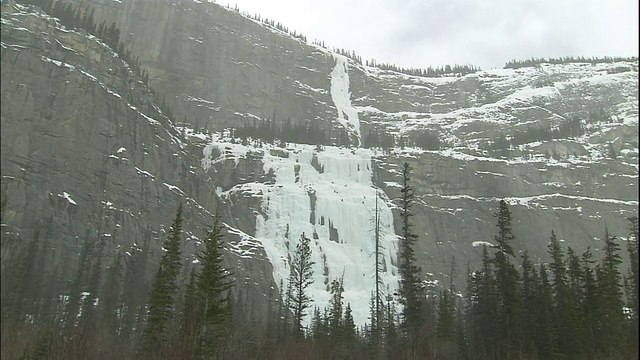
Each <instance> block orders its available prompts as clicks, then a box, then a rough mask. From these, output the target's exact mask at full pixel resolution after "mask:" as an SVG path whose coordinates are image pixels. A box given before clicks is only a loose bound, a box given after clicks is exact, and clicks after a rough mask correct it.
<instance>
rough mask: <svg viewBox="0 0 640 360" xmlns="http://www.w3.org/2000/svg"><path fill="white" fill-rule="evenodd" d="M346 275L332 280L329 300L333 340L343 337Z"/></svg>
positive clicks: (330, 333)
mask: <svg viewBox="0 0 640 360" xmlns="http://www.w3.org/2000/svg"><path fill="white" fill-rule="evenodd" d="M343 281H344V275H343V277H341V278H340V280H333V281H332V282H331V287H330V292H331V300H330V302H329V336H330V338H331V339H332V340H333V341H336V340H337V339H339V338H341V337H342V335H343V334H342V331H341V330H342V305H343V304H342V299H343V295H342V294H343V293H344V286H343V285H342V284H343Z"/></svg>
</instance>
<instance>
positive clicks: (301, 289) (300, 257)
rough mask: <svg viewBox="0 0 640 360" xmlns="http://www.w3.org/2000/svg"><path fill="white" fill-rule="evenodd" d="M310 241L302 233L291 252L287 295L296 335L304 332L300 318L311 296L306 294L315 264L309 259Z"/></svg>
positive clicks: (307, 306)
mask: <svg viewBox="0 0 640 360" xmlns="http://www.w3.org/2000/svg"><path fill="white" fill-rule="evenodd" d="M310 243H311V239H309V238H308V237H306V236H305V235H304V233H302V235H300V241H299V242H298V245H296V250H295V253H294V254H293V259H292V261H291V266H290V273H289V284H288V290H287V292H288V296H287V297H288V300H289V309H290V310H291V312H292V313H293V331H294V334H295V335H296V336H298V337H302V336H303V334H304V333H303V328H302V319H304V317H305V316H306V311H307V309H308V308H309V307H310V306H311V302H312V299H311V297H310V296H309V294H307V289H308V288H309V286H311V284H313V265H314V264H315V262H313V261H312V260H311V246H310Z"/></svg>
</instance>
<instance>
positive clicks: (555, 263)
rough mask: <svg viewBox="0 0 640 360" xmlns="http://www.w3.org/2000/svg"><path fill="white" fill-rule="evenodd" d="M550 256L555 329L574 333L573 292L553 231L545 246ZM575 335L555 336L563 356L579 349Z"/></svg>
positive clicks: (564, 260) (576, 314)
mask: <svg viewBox="0 0 640 360" xmlns="http://www.w3.org/2000/svg"><path fill="white" fill-rule="evenodd" d="M547 249H548V252H549V255H550V256H551V264H550V267H551V272H552V275H553V301H554V308H555V313H556V316H555V320H556V324H555V327H556V330H557V332H558V333H560V334H574V333H575V332H576V326H577V322H578V313H577V306H576V300H577V299H576V298H575V294H572V293H571V292H570V291H569V284H568V274H567V268H568V266H567V260H566V259H565V257H564V253H563V251H562V248H561V246H560V241H559V240H558V238H557V236H556V234H555V232H554V231H551V237H550V241H549V244H548V246H547ZM525 299H526V298H525ZM576 339H577V338H576V337H575V336H571V337H566V338H565V337H555V339H554V341H555V342H556V344H555V346H556V349H557V350H558V351H559V353H560V354H563V355H564V356H571V355H572V354H576V353H578V352H579V351H580V345H579V343H578V342H577V341H576Z"/></svg>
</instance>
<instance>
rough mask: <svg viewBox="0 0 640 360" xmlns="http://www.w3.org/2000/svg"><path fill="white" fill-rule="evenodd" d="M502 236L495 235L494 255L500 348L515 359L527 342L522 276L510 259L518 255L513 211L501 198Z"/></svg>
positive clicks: (499, 209) (497, 213)
mask: <svg viewBox="0 0 640 360" xmlns="http://www.w3.org/2000/svg"><path fill="white" fill-rule="evenodd" d="M494 216H495V217H496V218H497V219H498V224H497V226H498V229H499V231H498V235H496V236H495V241H496V243H497V245H496V249H497V252H496V253H495V256H494V263H495V273H496V284H497V285H498V286H497V290H498V292H497V293H498V310H499V312H498V319H497V321H498V331H499V334H500V341H499V347H500V351H501V352H502V356H503V357H505V358H511V357H514V356H516V354H517V353H519V352H521V351H522V349H523V343H524V324H523V322H522V321H523V314H522V311H523V308H522V294H521V293H520V285H519V281H520V275H519V273H518V271H517V269H516V268H515V266H514V265H513V263H511V261H510V257H513V256H514V253H513V248H512V247H511V242H512V241H513V240H514V235H513V232H512V229H511V212H510V211H509V207H508V206H507V203H506V202H505V201H504V200H501V201H500V204H499V208H498V211H497V212H496V213H495V214H494Z"/></svg>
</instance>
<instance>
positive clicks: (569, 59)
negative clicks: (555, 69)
mask: <svg viewBox="0 0 640 360" xmlns="http://www.w3.org/2000/svg"><path fill="white" fill-rule="evenodd" d="M619 61H628V62H637V61H638V57H637V56H631V57H619V56H614V57H610V56H605V57H601V58H598V57H591V58H586V57H584V56H578V57H574V56H565V57H559V58H549V59H545V58H531V59H528V60H511V61H509V62H507V63H506V64H505V65H504V68H505V69H519V68H523V67H533V66H539V65H540V64H571V63H589V64H592V65H595V64H602V63H613V62H619Z"/></svg>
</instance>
